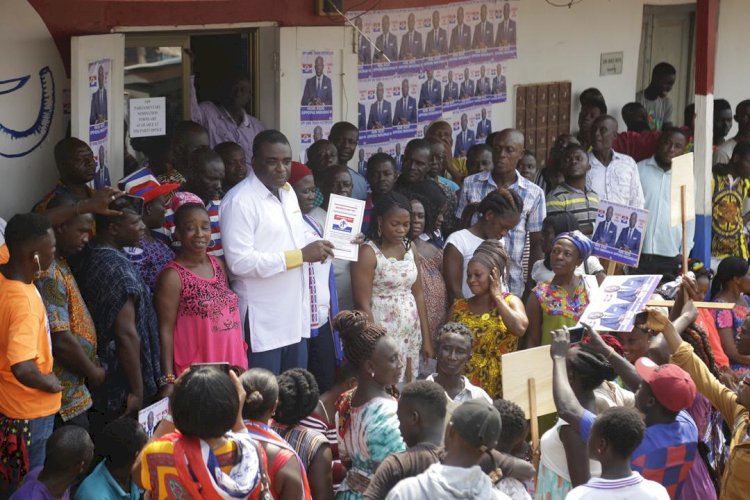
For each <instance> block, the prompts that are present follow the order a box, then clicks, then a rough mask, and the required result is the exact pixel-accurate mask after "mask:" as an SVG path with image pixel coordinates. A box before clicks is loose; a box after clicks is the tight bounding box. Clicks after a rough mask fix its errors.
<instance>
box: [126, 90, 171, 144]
mask: <svg viewBox="0 0 750 500" xmlns="http://www.w3.org/2000/svg"><path fill="white" fill-rule="evenodd" d="M155 135H167V98H166V97H146V98H144V99H130V137H151V136H155Z"/></svg>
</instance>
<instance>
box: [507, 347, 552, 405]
mask: <svg viewBox="0 0 750 500" xmlns="http://www.w3.org/2000/svg"><path fill="white" fill-rule="evenodd" d="M549 350H550V346H548V345H543V346H539V347H534V348H531V349H525V350H523V351H516V352H511V353H508V354H503V357H502V360H503V399H507V400H508V401H512V402H514V403H516V404H517V405H518V406H520V407H521V409H522V410H523V412H524V413H525V414H526V416H529V413H530V410H529V384H528V380H529V379H531V378H533V379H534V384H535V386H536V411H537V416H541V415H547V414H548V413H555V412H556V411H557V408H556V407H555V400H554V398H553V397H552V358H551V357H550V354H549Z"/></svg>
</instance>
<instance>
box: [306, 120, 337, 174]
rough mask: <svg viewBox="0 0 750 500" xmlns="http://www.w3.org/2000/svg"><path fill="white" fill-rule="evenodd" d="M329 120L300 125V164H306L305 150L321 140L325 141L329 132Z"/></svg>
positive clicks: (330, 124) (330, 122)
mask: <svg viewBox="0 0 750 500" xmlns="http://www.w3.org/2000/svg"><path fill="white" fill-rule="evenodd" d="M332 125H333V123H332V121H331V120H328V121H311V122H302V123H301V124H300V145H301V147H300V154H299V156H300V159H299V161H300V162H301V163H304V164H307V150H308V148H309V147H310V146H312V144H313V143H314V142H316V141H319V140H321V139H327V138H328V134H329V133H330V132H331V126H332Z"/></svg>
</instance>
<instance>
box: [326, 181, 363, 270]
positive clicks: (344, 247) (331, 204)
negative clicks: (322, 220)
mask: <svg viewBox="0 0 750 500" xmlns="http://www.w3.org/2000/svg"><path fill="white" fill-rule="evenodd" d="M364 213H365V202H364V201H362V200H355V199H354V198H347V197H346V196H339V195H337V194H332V195H331V198H330V199H329V200H328V214H327V215H326V225H325V228H324V229H323V239H324V240H326V241H330V242H331V243H333V246H334V247H335V248H334V250H333V256H334V257H335V258H336V259H343V260H350V261H356V260H357V259H358V258H359V245H357V244H356V243H352V240H354V239H355V238H356V237H357V235H358V234H359V233H360V231H361V230H362V219H363V217H364Z"/></svg>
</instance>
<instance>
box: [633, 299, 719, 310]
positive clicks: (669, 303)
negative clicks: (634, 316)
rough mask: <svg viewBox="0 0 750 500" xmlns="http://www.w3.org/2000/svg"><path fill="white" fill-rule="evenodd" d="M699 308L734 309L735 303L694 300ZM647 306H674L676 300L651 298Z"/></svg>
mask: <svg viewBox="0 0 750 500" xmlns="http://www.w3.org/2000/svg"><path fill="white" fill-rule="evenodd" d="M693 304H695V307H696V308H697V309H724V310H729V309H734V304H732V303H729V302H693ZM646 305H647V306H651V307H672V306H674V300H649V301H648V302H647V303H646Z"/></svg>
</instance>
